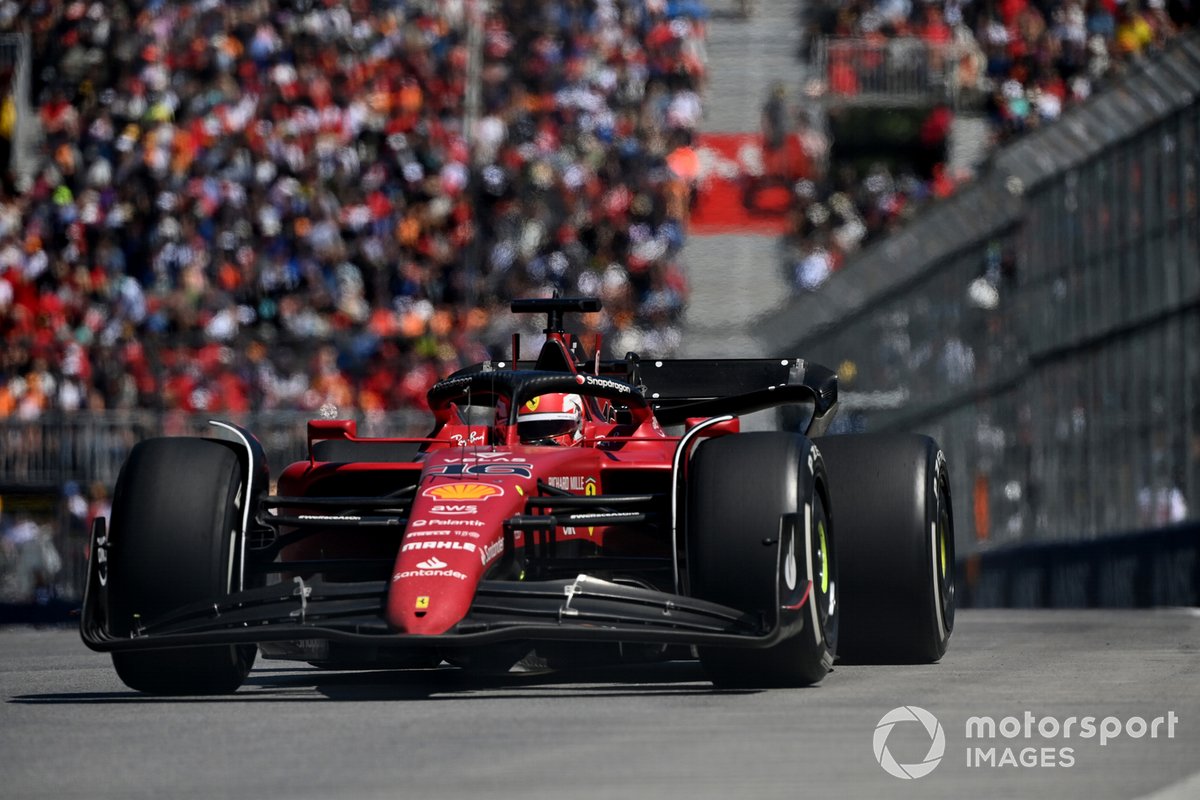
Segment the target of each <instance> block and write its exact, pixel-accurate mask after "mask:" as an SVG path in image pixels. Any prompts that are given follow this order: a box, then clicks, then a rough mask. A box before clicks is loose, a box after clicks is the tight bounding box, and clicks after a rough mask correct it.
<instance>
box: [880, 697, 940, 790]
mask: <svg viewBox="0 0 1200 800" xmlns="http://www.w3.org/2000/svg"><path fill="white" fill-rule="evenodd" d="M901 722H917V723H920V724H921V726H922V727H924V728H925V732H926V733H928V734H929V752H928V753H926V754H925V758H924V760H922V761H919V762H918V763H916V764H900V763H898V762H897V761H896V759H895V758H894V757H893V756H892V754H891V751H889V750H888V746H887V740H888V736H889V735H891V733H892V728H894V727H896V725H897V724H899V723H901ZM873 744H874V749H875V760H876V761H878V762H879V766H881V767H883V769H884V771H885V772H887V774H889V775H892V776H895V777H897V778H903V779H905V780H911V779H913V778H924V777H925V776H926V775H928V774H929V773H931V772H933V769H934V767H936V766H937V765H938V764H939V763H941V760H942V756H943V755H945V753H946V732H945V731H943V730H942V724H941V723H940V722H938V720H937V717H935V716H934V715H933V714H930V713H929V712H928V711H926V710H925V709H923V708H921V707H919V706H900V707H899V708H893V709H892V710H891V711H889V712H887V713H886V714H884V715H883V718H882V719H880V720H879V724H878V725H876V726H875V739H874V741H873Z"/></svg>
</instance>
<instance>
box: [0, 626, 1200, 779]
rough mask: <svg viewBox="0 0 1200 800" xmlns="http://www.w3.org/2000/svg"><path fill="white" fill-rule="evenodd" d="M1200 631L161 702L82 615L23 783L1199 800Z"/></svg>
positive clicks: (3, 672)
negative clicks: (709, 674) (983, 730)
mask: <svg viewBox="0 0 1200 800" xmlns="http://www.w3.org/2000/svg"><path fill="white" fill-rule="evenodd" d="M1198 647H1200V611H1197V610H1188V609H1181V610H1165V611H1116V612H1112V611H972V612H960V614H959V619H958V628H957V630H956V632H955V635H954V638H953V640H952V643H951V650H950V652H949V654H948V655H947V657H946V658H945V659H943V661H942V663H940V664H937V665H933V666H918V667H913V666H838V667H837V669H836V670H835V672H834V673H833V674H831V675H829V676H828V677H827V678H826V679H825V681H824V682H823V683H822V684H821V685H819V686H818V687H815V688H809V689H795V690H771V691H761V692H717V691H714V690H713V688H712V686H711V685H710V684H709V683H708V682H707V681H706V680H705V679H704V676H703V674H702V673H701V671H700V670H699V667H698V666H696V665H693V664H691V663H687V662H677V663H671V664H663V665H657V666H655V667H652V668H638V669H630V668H622V669H608V670H599V669H597V670H594V671H588V672H586V673H579V674H572V675H562V674H558V675H549V676H537V677H534V676H516V675H507V676H500V677H498V678H492V679H484V678H478V677H466V676H464V675H463V674H462V673H459V672H456V671H451V670H442V671H438V672H436V673H431V672H425V673H395V672H393V673H385V672H372V673H349V672H321V671H317V670H314V669H311V668H309V667H307V666H304V665H299V666H296V665H292V664H289V663H286V662H261V661H260V662H259V665H258V666H257V667H256V668H255V670H254V672H252V673H251V675H250V679H249V681H248V683H247V685H246V686H245V687H243V688H242V689H241V690H240V691H239V692H238V693H237V694H235V695H229V696H222V697H216V698H183V699H158V698H149V697H145V696H141V695H138V694H135V693H133V692H130V691H128V690H126V689H125V688H124V687H123V686H122V685H121V684H120V683H119V682H118V680H117V678H116V676H115V674H114V673H113V672H112V670H111V669H110V666H109V661H108V658H107V657H106V656H104V655H100V654H96V653H92V652H90V651H88V650H87V649H85V648H84V646H83V645H82V644H81V643H80V641H79V639H78V636H77V634H76V633H75V632H74V631H70V630H61V629H60V630H45V631H38V630H30V629H7V630H3V631H0V685H2V686H3V706H2V710H0V797H2V798H21V799H22V800H23V799H24V798H56V799H60V798H76V797H79V798H84V797H86V798H90V799H92V800H94V799H95V798H107V797H112V798H127V797H130V798H132V797H153V798H221V797H239V798H240V797H278V798H287V800H301V799H303V798H335V797H336V798H457V797H464V798H466V797H470V798H489V799H490V798H555V800H563V798H580V797H582V798H612V797H622V798H640V797H654V798H658V797H687V798H776V797H778V798H783V797H792V798H795V797H851V798H860V797H861V798H865V797H901V798H903V797H922V798H930V797H972V798H975V797H989V798H990V797H1039V798H1042V797H1053V798H1055V800H1061V799H1063V798H1075V797H1078V798H1108V797H1117V798H1134V797H1146V796H1149V797H1153V798H1155V800H1160V799H1161V798H1175V797H1178V798H1196V797H1200V650H1198ZM906 705H912V706H919V707H921V708H924V709H926V710H928V711H929V712H931V713H932V714H933V715H934V716H936V718H937V719H938V721H939V722H940V724H941V725H942V726H943V730H944V733H945V753H944V757H943V759H942V761H941V762H940V763H939V764H938V766H937V767H936V768H935V769H934V770H933V771H932V772H931V773H929V774H928V775H926V776H925V777H922V778H919V779H915V780H902V779H898V778H894V777H892V776H890V775H888V774H887V773H885V772H884V770H883V769H882V768H881V767H880V765H879V763H878V762H877V761H876V758H875V755H874V750H873V740H874V736H875V728H876V726H877V724H878V723H879V721H880V719H881V718H882V717H883V716H884V714H885V713H887V712H888V711H890V710H891V709H893V708H895V707H898V706H906ZM1026 711H1028V712H1031V713H1032V714H1033V715H1034V717H1033V718H1034V720H1035V722H1034V725H1035V730H1034V732H1033V736H1032V737H1031V738H1030V739H1025V738H1024V731H1023V730H1022V731H1020V732H1018V733H1017V737H1016V738H1014V739H1011V740H1009V739H1005V738H1004V737H1003V736H1001V735H1000V734H999V733H997V734H995V738H993V739H989V740H987V741H980V740H978V739H973V740H971V741H968V740H967V739H966V738H965V732H966V728H965V726H966V721H967V718H968V717H971V716H984V715H986V716H991V717H993V718H994V719H996V721H997V722H998V723H999V722H1001V721H1002V718H1003V717H1005V716H1010V715H1011V716H1013V717H1016V718H1018V719H1019V720H1023V719H1024V715H1025V712H1026ZM1170 712H1173V713H1174V715H1176V717H1177V719H1178V721H1177V722H1176V723H1175V724H1174V731H1173V733H1174V736H1173V737H1168V736H1167V735H1166V734H1167V731H1166V725H1165V723H1164V724H1161V725H1160V726H1159V728H1158V733H1159V736H1158V738H1154V739H1152V738H1150V736H1149V733H1147V734H1146V735H1144V736H1143V737H1142V738H1131V737H1130V736H1128V735H1127V733H1126V732H1125V729H1124V728H1123V729H1122V733H1121V734H1120V736H1119V737H1117V738H1115V739H1114V740H1112V741H1108V742H1107V743H1106V744H1104V745H1101V744H1100V743H1099V741H1098V738H1091V739H1085V738H1078V737H1073V738H1072V739H1070V740H1065V739H1063V738H1062V737H1061V735H1060V736H1059V737H1058V738H1043V737H1041V736H1040V735H1039V734H1038V733H1037V731H1036V726H1037V725H1038V724H1039V723H1042V722H1044V721H1045V719H1046V718H1047V717H1049V716H1053V717H1054V718H1055V721H1057V722H1058V723H1060V724H1062V723H1063V722H1064V721H1065V720H1066V718H1067V717H1070V716H1075V717H1084V716H1094V717H1096V718H1097V725H1098V726H1099V725H1101V724H1102V720H1103V719H1104V718H1105V717H1114V718H1116V719H1118V720H1119V721H1120V722H1119V723H1110V727H1111V725H1112V724H1121V725H1124V724H1126V722H1127V721H1128V720H1130V719H1131V718H1135V717H1140V718H1142V719H1144V720H1146V722H1147V723H1148V724H1149V723H1151V722H1152V721H1153V718H1154V717H1157V716H1166V715H1168V714H1169V713H1170ZM1022 725H1023V722H1022ZM1045 725H1046V726H1047V727H1048V728H1049V726H1050V723H1049V722H1045ZM1134 727H1135V730H1136V729H1137V723H1136V722H1134ZM1076 730H1078V728H1076ZM882 741H883V742H884V743H885V744H886V747H887V750H888V752H889V753H891V755H892V756H893V757H894V758H895V760H896V762H897V763H899V764H912V763H916V762H920V761H922V760H923V759H924V758H925V756H926V755H927V754H928V751H929V748H930V745H931V737H930V735H929V734H928V733H926V732H925V729H924V728H923V727H921V726H920V724H919V723H916V722H901V723H897V725H896V726H895V727H894V728H893V729H892V731H891V734H890V735H889V736H888V737H887V738H886V739H883V740H882ZM968 745H971V746H976V745H986V746H989V747H997V756H996V759H997V761H999V760H1000V759H1001V757H1002V756H1001V754H1002V753H1003V751H1004V749H1005V748H1006V747H1011V748H1012V749H1013V755H1014V757H1016V758H1017V759H1020V757H1021V756H1020V754H1021V751H1022V750H1024V749H1026V748H1030V747H1033V748H1039V750H1038V752H1039V753H1040V752H1041V751H1040V748H1043V747H1045V748H1049V749H1050V750H1051V751H1052V752H1053V758H1054V760H1055V761H1058V760H1066V759H1065V758H1064V757H1063V755H1062V751H1061V748H1063V747H1068V746H1069V747H1071V749H1072V752H1071V755H1070V757H1069V759H1070V760H1073V762H1074V763H1073V766H1070V767H1064V766H1043V765H1040V764H1039V765H1037V766H1032V767H1026V766H982V767H968V766H967V765H966V760H967V757H968V752H969V751H968ZM1040 757H1041V756H1040V755H1039V758H1040ZM1026 758H1029V756H1026Z"/></svg>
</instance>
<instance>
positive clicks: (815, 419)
mask: <svg viewBox="0 0 1200 800" xmlns="http://www.w3.org/2000/svg"><path fill="white" fill-rule="evenodd" d="M537 364H538V362H536V361H527V360H524V359H522V360H520V361H517V362H515V363H514V362H512V361H487V362H484V363H482V364H476V365H474V366H471V367H467V368H465V369H461V370H459V371H458V372H456V373H454V375H452V376H450V377H451V379H454V378H459V377H463V376H466V375H470V374H473V373H477V372H492V371H505V370H514V369H515V370H533V369H536V368H537ZM597 366H598V367H599V374H600V375H601V376H608V377H613V378H619V379H621V380H622V381H625V382H627V383H629V384H632V385H633V386H635V387H637V388H639V389H640V390H641V394H642V396H643V397H644V398H645V399H646V402H647V403H648V404H649V405H650V408H651V409H653V410H654V415H655V417H656V418H657V419H658V421H659V423H661V424H663V425H679V424H684V423H685V422H686V421H687V420H688V419H689V418H691V417H714V416H719V415H721V414H749V413H751V412H753V411H761V410H763V409H767V408H774V407H778V406H786V405H794V404H803V403H812V404H813V416H812V419H811V420H810V421H809V423H808V426H807V429H806V433H807V434H808V435H810V436H819V435H821V434H822V433H824V432H825V431H826V429H827V428H828V427H829V424H830V423H831V422H832V421H833V417H834V415H835V413H836V409H837V374H836V373H835V372H833V370H831V369H829V368H827V367H823V366H821V365H820V364H815V363H813V362H811V361H805V360H804V359H802V358H731V359H682V358H673V359H672V358H663V359H653V360H651V359H645V360H643V359H641V358H640V357H639V356H637V355H636V354H634V353H629V354H628V355H627V356H626V357H625V358H624V359H622V360H605V361H599V362H595V361H592V362H588V361H583V360H580V361H579V362H577V363H576V367H577V368H578V369H579V371H580V372H583V373H585V374H586V373H594V372H595V370H596V367H597Z"/></svg>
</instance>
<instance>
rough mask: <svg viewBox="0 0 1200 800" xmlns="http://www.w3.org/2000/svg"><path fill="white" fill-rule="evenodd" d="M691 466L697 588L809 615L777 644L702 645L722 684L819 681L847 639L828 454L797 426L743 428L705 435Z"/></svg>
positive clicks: (774, 610)
mask: <svg viewBox="0 0 1200 800" xmlns="http://www.w3.org/2000/svg"><path fill="white" fill-rule="evenodd" d="M690 471H691V472H690V476H689V480H688V504H687V546H688V567H687V571H688V576H689V579H690V584H691V586H690V589H691V593H692V595H693V596H695V597H699V598H701V599H704V600H711V601H713V602H716V603H720V604H722V605H726V606H730V607H732V608H737V609H739V610H742V611H746V612H750V613H757V614H760V615H762V617H763V618H764V619H765V620H776V619H780V620H781V621H782V620H790V621H796V619H797V616H801V617H802V619H803V625H802V630H800V631H799V632H798V633H796V634H795V635H793V636H791V637H790V638H788V639H785V640H784V641H782V642H780V643H779V644H777V645H774V646H772V647H769V648H764V649H742V648H716V647H702V648H700V649H699V652H700V660H701V662H702V663H703V665H704V667H705V669H706V670H707V671H708V673H709V674H710V676H711V677H712V679H713V681H714V683H716V684H717V685H718V686H738V687H762V686H807V685H810V684H813V683H816V682H818V681H820V680H821V679H822V678H824V677H825V675H826V673H827V672H829V669H830V667H831V666H832V664H833V659H834V655H835V653H836V651H837V637H838V609H837V597H838V588H837V558H836V554H835V553H836V551H835V545H834V536H833V527H832V525H831V524H830V510H829V503H828V497H827V495H826V492H825V487H826V481H825V471H824V467H823V465H822V462H821V455H820V453H819V452H818V451H817V449H816V448H815V447H814V446H813V444H812V442H810V441H809V440H808V439H806V438H804V437H803V436H799V435H796V434H788V433H770V432H762V433H744V434H736V435H730V436H723V437H719V438H715V439H710V440H708V441H705V442H703V443H702V444H701V445H700V446H699V447H697V449H696V455H695V457H694V458H693V459H692V462H691V465H690ZM806 595H807V596H806Z"/></svg>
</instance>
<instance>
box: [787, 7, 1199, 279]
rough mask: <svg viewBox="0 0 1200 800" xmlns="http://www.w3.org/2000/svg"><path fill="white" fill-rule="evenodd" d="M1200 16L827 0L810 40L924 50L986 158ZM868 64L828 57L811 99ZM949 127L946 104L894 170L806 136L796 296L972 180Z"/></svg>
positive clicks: (849, 85)
mask: <svg viewBox="0 0 1200 800" xmlns="http://www.w3.org/2000/svg"><path fill="white" fill-rule="evenodd" d="M1198 16H1200V2H1195V0H1000V2H996V3H984V2H981V0H842V1H841V2H836V1H835V2H829V0H826V2H824V3H820V4H818V5H817V8H816V10H815V11H814V13H813V15H812V26H811V28H810V30H809V31H808V38H807V42H808V43H809V44H811V43H812V42H813V41H814V40H815V38H816V37H819V36H828V37H852V38H854V39H857V40H858V41H860V42H862V43H864V44H865V45H866V46H867V47H868V48H869V47H870V46H875V45H877V46H881V47H887V46H888V45H889V44H890V43H895V42H900V41H905V42H909V43H915V44H916V47H917V48H920V52H922V53H927V54H928V55H926V56H925V59H926V60H927V63H926V64H924V66H925V70H924V74H925V75H926V76H930V75H939V76H942V80H945V81H949V80H951V78H952V80H953V83H954V85H955V86H956V87H957V91H958V93H959V97H960V99H961V101H962V102H963V104H964V106H966V107H970V106H972V105H978V106H980V107H981V108H982V109H983V111H984V113H985V115H986V118H987V120H988V123H989V124H988V128H987V133H986V139H987V141H986V143H985V146H984V147H983V148H982V149H983V151H984V152H985V153H986V152H987V151H990V150H992V149H994V148H995V147H996V146H998V145H1000V144H1003V143H1004V142H1006V141H1008V140H1010V139H1011V138H1012V137H1014V136H1018V135H1020V134H1022V133H1024V132H1026V131H1029V130H1033V129H1036V128H1038V127H1040V126H1042V125H1045V124H1048V123H1051V122H1053V121H1055V120H1056V119H1058V118H1059V117H1060V116H1061V115H1062V113H1063V111H1064V110H1065V109H1066V108H1068V107H1070V106H1071V105H1073V104H1076V103H1079V102H1081V101H1083V100H1086V99H1087V98H1088V97H1089V96H1091V95H1092V93H1094V92H1095V91H1097V90H1098V89H1100V88H1102V87H1103V86H1104V85H1105V83H1106V82H1107V81H1109V80H1110V79H1111V78H1113V77H1114V76H1116V75H1119V74H1121V73H1122V72H1123V71H1124V70H1125V69H1126V68H1127V67H1128V66H1129V65H1130V64H1133V63H1136V62H1138V61H1139V60H1141V59H1143V58H1144V57H1145V56H1146V55H1148V54H1150V53H1152V52H1155V51H1157V50H1160V49H1161V48H1162V47H1163V46H1164V45H1165V44H1166V43H1167V42H1168V41H1169V40H1171V39H1172V38H1173V37H1174V36H1176V35H1177V33H1178V32H1179V31H1180V30H1184V29H1190V28H1192V27H1194V26H1195V24H1196V22H1197V18H1198ZM869 61H870V59H869V58H862V57H860V58H858V62H857V63H850V62H849V61H848V60H843V59H841V58H838V57H832V56H831V57H830V59H829V64H828V68H827V73H826V75H825V76H824V77H823V79H822V80H821V81H820V82H818V83H817V84H815V85H814V86H813V87H812V88H813V91H814V93H821V92H826V91H831V92H836V93H840V94H854V93H855V92H856V91H857V90H858V88H859V87H860V81H865V77H864V76H865V72H864V71H867V72H869V71H870V70H872V69H875V68H876V67H878V64H872V63H867V62H869ZM951 70H953V71H954V74H953V76H951V75H949V74H948V73H950V71H951ZM953 119H954V114H953V112H952V110H951V109H950V108H949V107H948V106H939V107H935V108H933V109H932V110H931V111H930V112H929V114H928V116H927V117H926V118H925V119H924V120H922V121H921V122H920V125H919V134H918V141H917V142H916V144H915V146H914V147H913V148H912V149H913V151H915V155H914V156H912V157H910V158H898V159H893V160H891V161H890V162H889V161H888V160H875V161H870V160H868V161H867V162H866V163H845V162H843V163H837V161H836V160H832V161H831V160H830V159H829V158H828V155H829V143H828V142H827V141H823V140H822V139H821V138H820V136H819V135H811V134H810V135H809V137H808V138H809V140H810V141H813V140H815V142H816V148H815V149H816V151H817V152H816V155H817V156H818V158H815V159H814V162H815V163H818V164H824V165H825V168H824V170H823V171H821V172H820V173H819V174H818V175H816V176H814V179H813V180H806V181H801V182H799V183H798V184H797V185H796V187H795V191H794V194H795V203H794V207H793V208H794V210H793V218H792V221H791V225H790V231H791V234H790V237H789V240H790V241H789V252H790V259H791V266H792V268H793V270H794V278H795V285H796V287H797V288H798V289H800V290H805V291H811V290H813V289H815V288H817V287H819V286H820V285H821V284H822V283H823V282H824V280H825V279H826V278H827V277H828V276H829V274H830V273H831V272H833V271H834V270H837V269H838V268H839V267H840V266H841V265H842V263H843V261H844V260H845V258H846V257H847V256H848V255H850V254H851V253H853V252H855V251H857V250H858V249H860V248H861V247H863V246H864V245H865V244H867V243H869V242H870V241H872V240H874V239H876V238H880V237H882V236H885V235H886V234H888V233H890V232H892V231H894V230H895V229H897V228H898V227H900V226H902V225H903V224H905V223H906V222H907V221H908V220H909V219H911V218H912V216H913V215H914V214H915V213H916V211H917V210H919V209H920V208H921V207H922V206H923V205H924V204H925V203H927V202H928V201H929V200H931V199H935V198H940V197H946V196H949V195H950V194H952V193H953V192H954V191H955V189H956V187H957V186H959V185H961V184H962V183H963V182H964V181H967V180H970V178H971V171H970V170H971V167H970V166H969V165H956V166H955V167H953V168H951V167H950V166H948V165H947V163H946V158H945V153H946V142H947V140H948V136H949V133H950V128H951V125H952V123H953ZM801 130H802V132H807V129H806V128H805V127H804V126H802V128H801Z"/></svg>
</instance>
